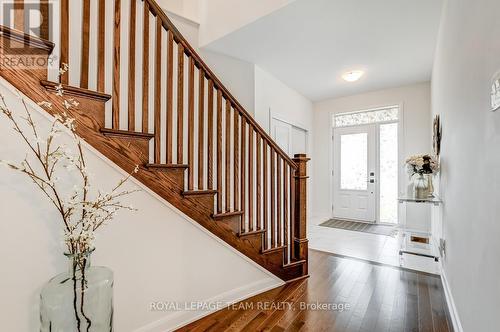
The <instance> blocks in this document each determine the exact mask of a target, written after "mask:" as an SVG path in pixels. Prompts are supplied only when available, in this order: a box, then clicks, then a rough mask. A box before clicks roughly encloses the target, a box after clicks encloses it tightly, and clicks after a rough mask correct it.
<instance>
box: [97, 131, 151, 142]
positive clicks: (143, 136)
mask: <svg viewBox="0 0 500 332" xmlns="http://www.w3.org/2000/svg"><path fill="white" fill-rule="evenodd" d="M101 133H103V134H104V135H106V136H116V137H128V138H131V137H132V138H134V137H135V138H139V139H146V140H148V141H149V140H150V139H152V138H153V137H155V135H154V134H148V133H139V132H135V131H128V130H118V129H109V128H101Z"/></svg>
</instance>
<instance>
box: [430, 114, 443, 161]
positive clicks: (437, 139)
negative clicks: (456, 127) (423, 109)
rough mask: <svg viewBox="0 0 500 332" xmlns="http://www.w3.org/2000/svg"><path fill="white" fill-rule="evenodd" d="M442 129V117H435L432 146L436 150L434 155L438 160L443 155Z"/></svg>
mask: <svg viewBox="0 0 500 332" xmlns="http://www.w3.org/2000/svg"><path fill="white" fill-rule="evenodd" d="M441 129H442V128H441V117H440V116H439V115H436V116H435V117H434V125H433V133H434V134H433V139H432V146H433V148H434V155H436V156H437V157H438V158H439V155H440V154H441V132H442V130H441Z"/></svg>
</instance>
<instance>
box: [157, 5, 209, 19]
mask: <svg viewBox="0 0 500 332" xmlns="http://www.w3.org/2000/svg"><path fill="white" fill-rule="evenodd" d="M156 2H157V3H158V4H159V5H160V6H161V8H163V9H165V10H167V11H169V12H172V13H175V14H177V15H180V16H182V17H185V18H187V19H189V20H191V21H194V22H200V7H201V4H200V0H156Z"/></svg>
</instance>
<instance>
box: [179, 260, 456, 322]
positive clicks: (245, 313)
mask: <svg viewBox="0 0 500 332" xmlns="http://www.w3.org/2000/svg"><path fill="white" fill-rule="evenodd" d="M309 259H310V270H309V271H310V275H311V277H310V278H308V279H305V280H300V281H296V282H293V283H290V284H287V285H285V286H282V287H279V288H276V289H273V290H271V291H268V292H266V293H263V294H259V295H257V296H255V297H252V298H250V299H248V300H246V301H243V302H240V303H238V304H235V305H233V306H232V307H230V308H228V309H225V310H221V311H218V312H216V313H214V314H211V315H209V316H207V317H205V318H203V319H201V320H199V321H196V322H194V323H192V324H190V325H188V326H185V327H183V328H181V329H179V330H178V331H367V332H375V331H395V332H399V331H436V332H437V331H439V332H441V331H452V330H453V328H452V325H451V320H450V318H449V313H448V308H447V305H446V300H445V298H444V291H443V286H442V284H441V280H440V278H439V277H438V276H435V275H430V274H425V273H419V272H413V271H409V270H403V269H399V268H395V267H390V266H385V265H378V264H371V263H368V262H364V261H360V260H354V259H348V258H341V257H337V256H334V255H331V254H328V253H322V252H319V251H314V250H310V252H309ZM317 304H320V305H324V306H326V307H329V308H327V309H326V310H317V308H313V306H314V305H317ZM341 304H344V305H345V307H344V308H345V310H334V309H335V305H337V309H340V305H341ZM306 305H309V307H306ZM348 306H349V307H348ZM328 309H330V310H328Z"/></svg>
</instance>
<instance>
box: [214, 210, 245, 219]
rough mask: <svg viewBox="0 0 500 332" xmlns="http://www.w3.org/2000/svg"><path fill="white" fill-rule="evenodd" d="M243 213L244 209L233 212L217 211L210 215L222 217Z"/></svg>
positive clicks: (216, 217)
mask: <svg viewBox="0 0 500 332" xmlns="http://www.w3.org/2000/svg"><path fill="white" fill-rule="evenodd" d="M244 213H245V212H244V211H233V212H224V213H217V214H213V215H212V216H213V217H214V219H222V218H225V217H233V216H241V215H243V214H244Z"/></svg>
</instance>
